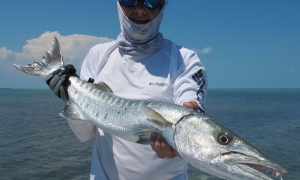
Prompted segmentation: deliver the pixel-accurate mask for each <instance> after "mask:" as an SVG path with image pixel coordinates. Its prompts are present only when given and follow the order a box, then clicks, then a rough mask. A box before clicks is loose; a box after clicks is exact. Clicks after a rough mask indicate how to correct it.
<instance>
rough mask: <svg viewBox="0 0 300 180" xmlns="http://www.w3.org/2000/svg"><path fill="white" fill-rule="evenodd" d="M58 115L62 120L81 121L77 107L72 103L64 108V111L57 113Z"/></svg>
mask: <svg viewBox="0 0 300 180" xmlns="http://www.w3.org/2000/svg"><path fill="white" fill-rule="evenodd" d="M59 115H60V116H61V117H63V118H67V119H73V120H81V121H83V117H82V116H81V114H80V113H79V112H78V110H77V107H76V106H75V105H73V104H72V103H71V104H68V105H67V106H65V109H64V111H62V112H61V113H59Z"/></svg>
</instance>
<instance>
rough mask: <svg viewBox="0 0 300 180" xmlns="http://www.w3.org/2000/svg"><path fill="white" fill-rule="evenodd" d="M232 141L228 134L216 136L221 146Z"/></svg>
mask: <svg viewBox="0 0 300 180" xmlns="http://www.w3.org/2000/svg"><path fill="white" fill-rule="evenodd" d="M231 140H232V137H231V136H230V135H229V134H226V133H220V134H219V136H218V141H219V143H220V144H222V145H226V144H229V143H230V142H231Z"/></svg>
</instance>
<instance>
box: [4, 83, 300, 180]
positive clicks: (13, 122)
mask: <svg viewBox="0 0 300 180" xmlns="http://www.w3.org/2000/svg"><path fill="white" fill-rule="evenodd" d="M63 107H64V103H63V102H61V101H60V100H59V99H58V98H56V97H55V96H54V95H53V94H52V92H50V90H20V89H0V112H1V113H0V137H1V138H0V179H1V180H2V179H3V180H6V179H8V180H11V179H22V180H23V179H26V180H27V179H30V180H35V179H63V180H68V179H72V180H73V179H75V180H76V179H89V171H90V157H91V145H92V144H91V141H89V142H86V143H80V142H79V141H78V140H77V139H76V138H75V136H74V135H73V133H72V132H71V130H70V129H69V127H68V124H67V122H66V120H64V119H63V118H61V117H59V115H58V113H59V112H60V111H61V110H62V109H63ZM206 109H207V111H206V112H207V115H208V116H210V117H211V118H212V119H214V120H215V121H218V122H220V123H221V124H223V125H224V126H225V127H227V128H229V129H231V130H233V131H234V132H235V133H237V134H238V135H240V136H241V137H243V138H244V139H246V140H247V141H249V142H251V143H252V144H253V145H255V146H256V147H258V148H259V149H260V150H261V151H263V152H264V153H265V154H267V155H268V156H269V157H271V158H272V159H274V160H275V161H276V162H278V163H280V164H282V165H283V166H284V167H286V169H287V170H288V174H285V175H284V179H287V180H298V179H300V89H212V90H210V91H209V95H208V99H207V105H206ZM189 179H191V180H195V179H203V180H204V179H205V180H206V179H207V180H215V179H219V178H216V177H214V176H211V175H208V174H206V173H203V172H201V171H199V170H197V169H195V168H193V167H189Z"/></svg>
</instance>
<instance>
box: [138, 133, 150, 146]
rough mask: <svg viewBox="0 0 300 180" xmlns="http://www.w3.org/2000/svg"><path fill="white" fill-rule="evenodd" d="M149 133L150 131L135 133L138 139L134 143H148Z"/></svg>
mask: <svg viewBox="0 0 300 180" xmlns="http://www.w3.org/2000/svg"><path fill="white" fill-rule="evenodd" d="M151 133H152V132H142V133H139V134H137V136H138V138H139V139H138V140H137V141H136V143H138V144H145V145H146V144H150V137H151Z"/></svg>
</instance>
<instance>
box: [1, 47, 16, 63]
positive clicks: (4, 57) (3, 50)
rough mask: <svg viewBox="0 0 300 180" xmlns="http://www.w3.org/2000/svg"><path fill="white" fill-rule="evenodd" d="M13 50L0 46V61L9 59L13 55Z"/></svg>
mask: <svg viewBox="0 0 300 180" xmlns="http://www.w3.org/2000/svg"><path fill="white" fill-rule="evenodd" d="M13 54H14V53H13V51H11V50H9V49H7V48H6V47H0V62H2V61H4V60H7V59H9V58H10V57H11V56H13Z"/></svg>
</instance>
